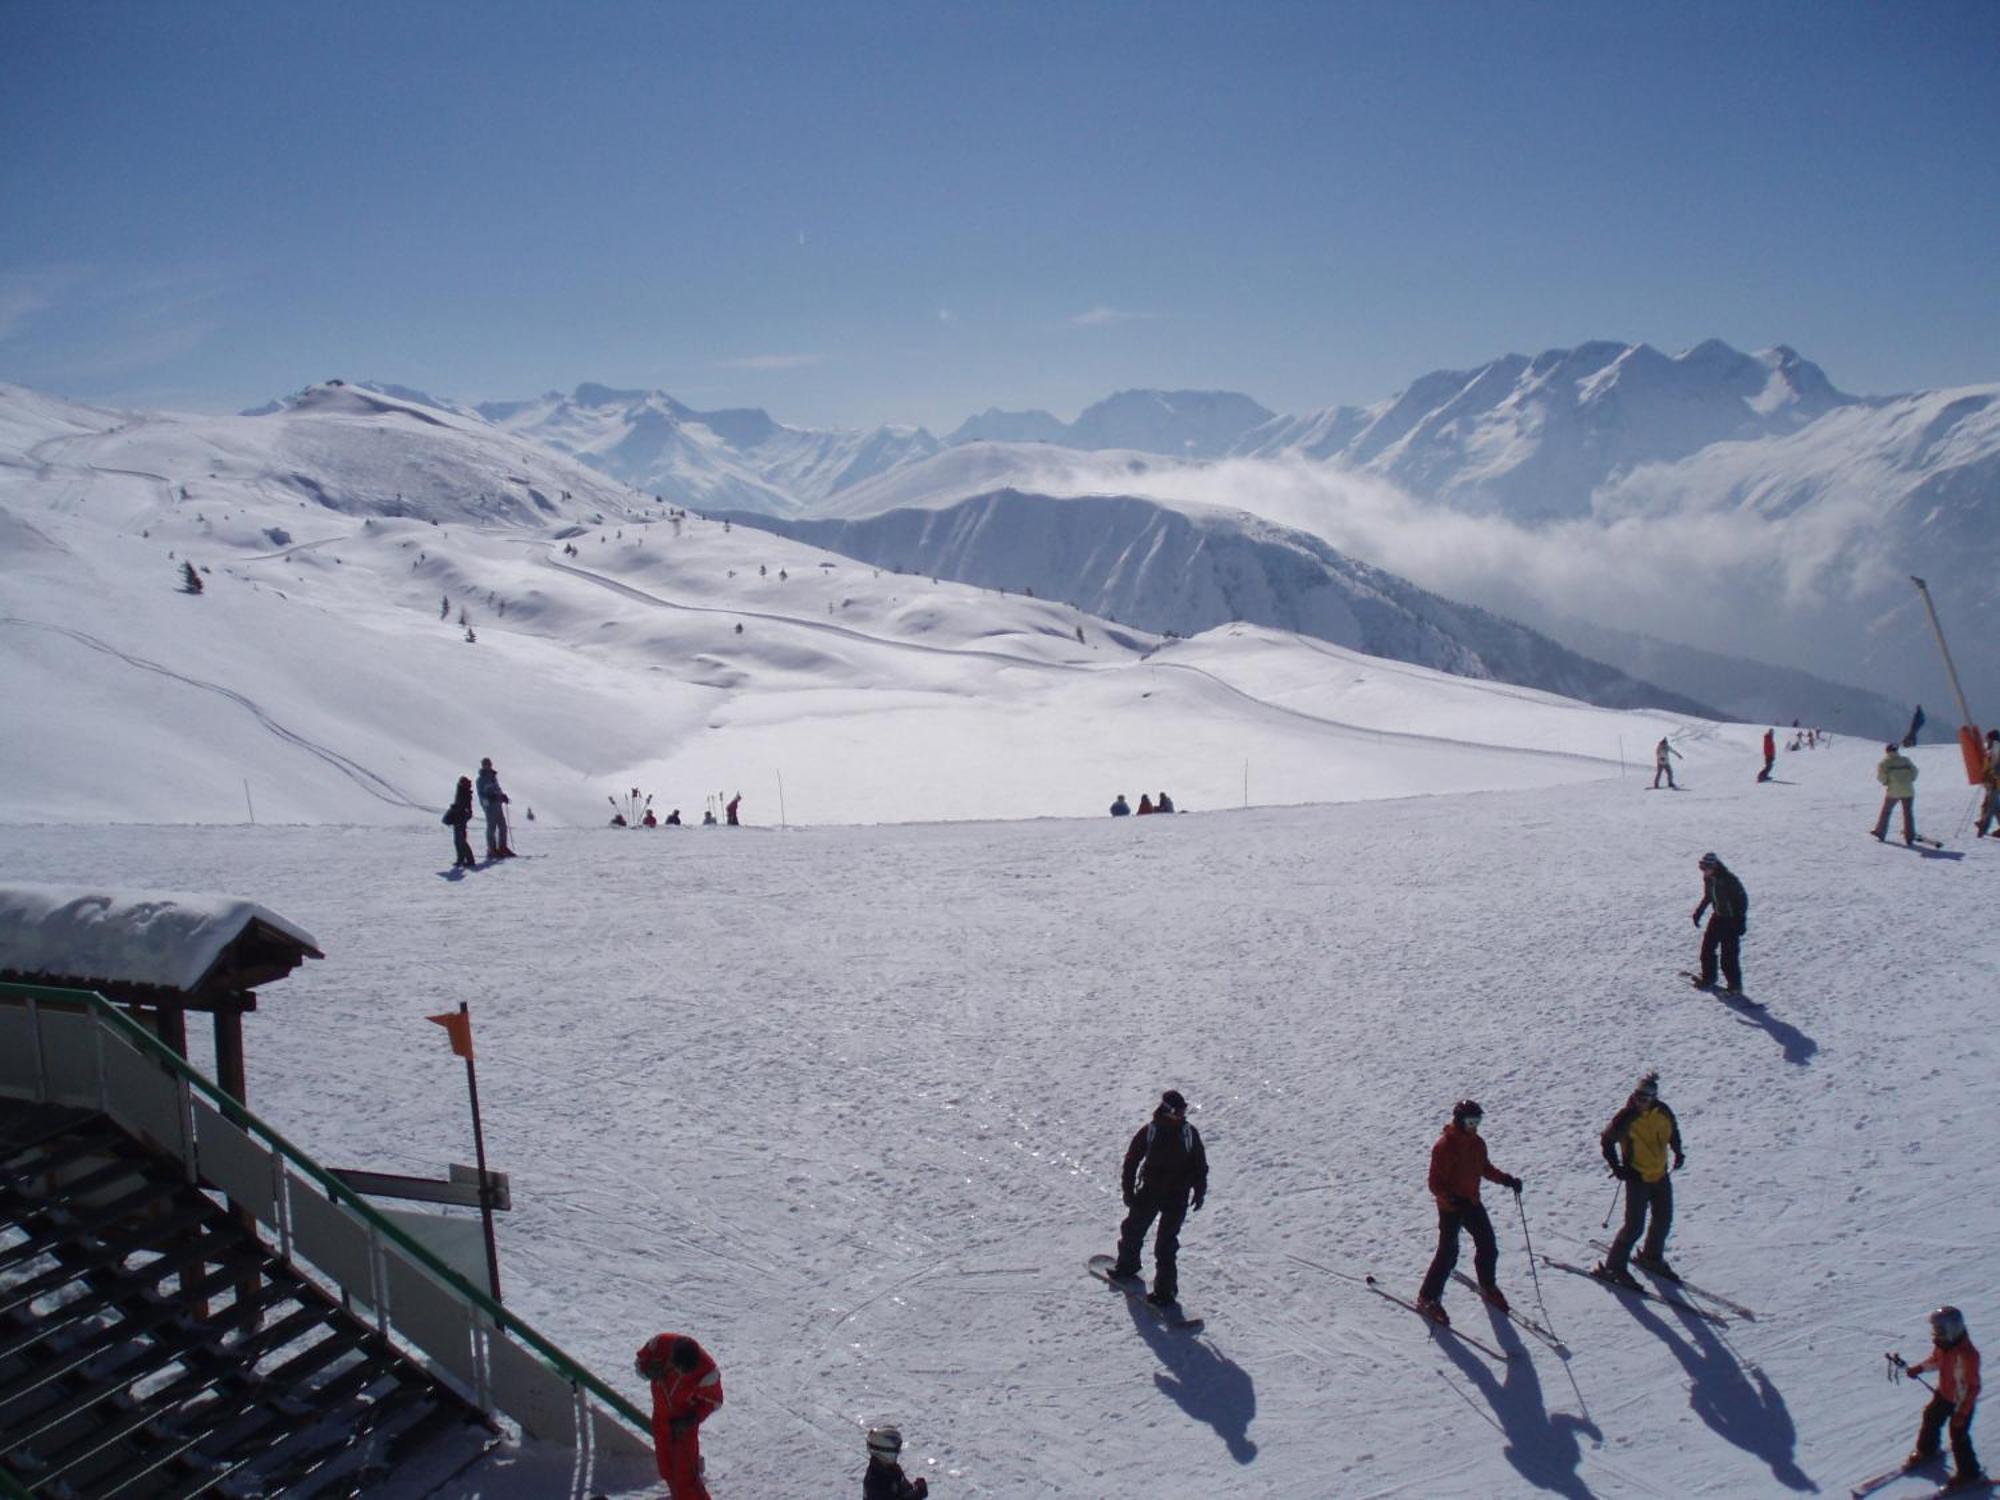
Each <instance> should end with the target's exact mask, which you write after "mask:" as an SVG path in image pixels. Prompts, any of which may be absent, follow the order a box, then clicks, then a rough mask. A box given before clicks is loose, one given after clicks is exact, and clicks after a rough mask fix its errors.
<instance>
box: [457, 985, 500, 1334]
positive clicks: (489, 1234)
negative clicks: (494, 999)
mask: <svg viewBox="0 0 2000 1500" xmlns="http://www.w3.org/2000/svg"><path fill="white" fill-rule="evenodd" d="M470 1010H471V1006H469V1005H468V1004H467V1003H466V1002H465V1001H463V1000H461V1001H459V1002H458V1013H459V1014H460V1015H461V1016H468V1013H469V1012H470ZM471 1026H472V1022H471V1020H470V1018H469V1016H468V1019H467V1021H466V1029H467V1034H468V1035H469V1034H470V1032H471ZM465 1089H466V1092H467V1093H468V1094H470V1095H471V1096H472V1149H473V1151H474V1153H475V1160H476V1161H477V1162H478V1163H479V1219H480V1225H481V1227H482V1228H483V1229H484V1230H485V1232H486V1278H487V1280H488V1281H489V1282H490V1283H491V1284H492V1288H493V1300H494V1301H495V1302H498V1301H500V1300H501V1297H500V1251H499V1248H498V1247H497V1246H496V1245H495V1244H494V1242H493V1185H492V1183H491V1182H489V1181H488V1180H487V1176H486V1132H485V1130H484V1129H483V1128H482V1127H481V1126H480V1123H479V1073H478V1070H477V1069H475V1068H474V1067H473V1065H472V1058H471V1057H470V1056H468V1057H467V1058H466V1059H465Z"/></svg>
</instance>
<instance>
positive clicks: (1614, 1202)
mask: <svg viewBox="0 0 2000 1500" xmlns="http://www.w3.org/2000/svg"><path fill="white" fill-rule="evenodd" d="M1624 1190H1625V1182H1624V1179H1623V1178H1621V1179H1619V1182H1618V1185H1617V1186H1616V1187H1614V1188H1612V1190H1611V1207H1610V1208H1607V1209H1605V1210H1604V1222H1603V1223H1602V1224H1600V1225H1598V1226H1597V1227H1598V1228H1599V1229H1609V1228H1610V1227H1611V1214H1612V1211H1613V1210H1614V1209H1616V1208H1617V1207H1618V1195H1619V1194H1620V1193H1621V1192H1623V1191H1624Z"/></svg>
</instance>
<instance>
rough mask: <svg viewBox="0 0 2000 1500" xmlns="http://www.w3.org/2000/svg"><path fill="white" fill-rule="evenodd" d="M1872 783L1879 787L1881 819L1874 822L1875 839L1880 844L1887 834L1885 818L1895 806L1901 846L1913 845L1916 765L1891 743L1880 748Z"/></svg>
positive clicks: (1915, 831)
mask: <svg viewBox="0 0 2000 1500" xmlns="http://www.w3.org/2000/svg"><path fill="white" fill-rule="evenodd" d="M1875 779H1876V780H1877V781H1879V782H1881V783H1882V816H1880V817H1879V818H1877V819H1876V820H1875V838H1876V840H1877V842H1880V841H1881V840H1882V839H1883V838H1884V837H1885V836H1886V835H1887V834H1888V832H1889V814H1890V813H1891V812H1892V811H1893V810H1894V809H1895V806H1896V804H1897V803H1899V802H1900V803H1902V805H1903V842H1904V844H1906V845H1908V844H1914V843H1916V841H1917V812H1916V808H1917V763H1916V762H1915V761H1913V760H1911V759H1910V757H1909V756H1907V755H1905V754H1903V752H1902V750H1901V749H1900V748H1898V747H1897V746H1896V745H1895V744H1894V743H1893V742H1892V743H1890V744H1887V745H1884V746H1883V747H1882V759H1881V760H1880V761H1878V762H1877V763H1876V766H1875Z"/></svg>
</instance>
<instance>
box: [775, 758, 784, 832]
mask: <svg viewBox="0 0 2000 1500" xmlns="http://www.w3.org/2000/svg"><path fill="white" fill-rule="evenodd" d="M777 775H778V826H779V827H780V828H783V827H784V826H785V773H784V772H783V771H780V772H778V773H777Z"/></svg>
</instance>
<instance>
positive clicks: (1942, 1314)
mask: <svg viewBox="0 0 2000 1500" xmlns="http://www.w3.org/2000/svg"><path fill="white" fill-rule="evenodd" d="M1931 1337H1932V1338H1934V1339H1936V1340H1937V1341H1938V1342H1939V1343H1940V1344H1955V1343H1957V1342H1958V1341H1959V1340H1960V1339H1962V1338H1964V1337H1965V1314H1964V1313H1962V1312H1960V1311H1959V1310H1958V1309H1957V1308H1955V1307H1940V1308H1939V1309H1938V1310H1937V1311H1936V1312H1934V1313H1932V1314H1931Z"/></svg>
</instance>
